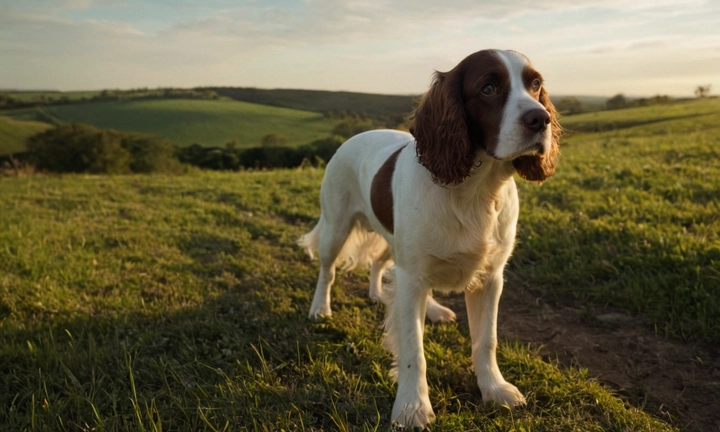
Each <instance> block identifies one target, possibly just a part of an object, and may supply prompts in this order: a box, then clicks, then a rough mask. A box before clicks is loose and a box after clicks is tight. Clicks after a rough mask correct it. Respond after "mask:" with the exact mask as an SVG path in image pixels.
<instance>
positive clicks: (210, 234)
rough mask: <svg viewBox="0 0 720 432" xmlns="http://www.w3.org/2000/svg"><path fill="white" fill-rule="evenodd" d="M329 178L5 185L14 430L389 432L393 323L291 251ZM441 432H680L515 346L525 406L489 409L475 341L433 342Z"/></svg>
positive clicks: (354, 280) (433, 333)
mask: <svg viewBox="0 0 720 432" xmlns="http://www.w3.org/2000/svg"><path fill="white" fill-rule="evenodd" d="M321 176H322V171H319V170H305V171H297V170H293V171H289V170H288V171H275V172H264V173H263V172H256V173H241V174H233V173H213V172H206V173H199V174H196V175H189V176H180V177H177V176H175V177H167V176H115V177H97V176H63V177H61V178H49V177H26V178H5V179H0V206H2V208H4V209H5V211H3V212H0V243H1V244H3V247H2V248H0V262H2V265H3V272H2V273H0V365H2V370H3V371H4V372H3V374H1V375H0V387H1V388H2V389H3V391H2V392H0V423H2V424H3V425H4V427H7V428H8V430H23V429H26V428H28V429H33V428H37V429H41V430H67V429H76V428H81V429H83V428H84V429H96V430H106V431H115V430H152V431H159V430H161V429H162V430H187V431H191V430H283V429H284V430H356V429H358V430H359V429H365V430H387V429H388V425H389V416H390V410H391V408H392V401H393V398H394V395H395V387H394V385H393V383H392V382H391V380H390V378H389V376H388V374H387V369H388V368H389V366H390V364H391V359H390V357H389V355H388V354H387V352H386V351H385V350H384V349H383V347H382V346H381V333H382V332H381V323H382V319H383V318H382V317H383V307H382V306H380V305H377V304H373V303H371V302H370V301H369V300H368V298H367V295H366V290H367V287H366V284H367V273H366V272H358V273H351V274H347V273H340V274H339V276H338V280H337V284H336V287H335V297H334V298H335V303H334V308H335V314H334V316H333V318H332V319H330V320H326V321H324V322H320V323H312V322H310V321H309V320H308V319H307V316H306V314H307V311H308V308H309V305H310V301H311V297H312V291H313V287H314V285H315V278H316V273H317V264H316V263H314V262H311V261H310V260H309V259H308V258H307V257H306V256H305V255H304V254H303V252H302V251H300V250H299V249H298V248H297V246H296V245H295V240H296V238H297V237H298V236H299V235H300V234H301V233H302V232H303V231H304V230H307V229H308V228H309V227H310V226H311V224H312V223H313V222H314V220H315V219H316V217H317V215H318V204H317V201H318V189H319V184H320V179H321ZM426 338H427V345H426V348H427V356H428V364H429V383H430V386H431V400H432V403H433V405H434V407H435V411H436V413H437V414H438V422H437V423H436V424H435V425H434V426H433V430H438V431H443V430H444V431H457V430H510V429H515V430H609V431H624V430H634V431H662V430H672V428H671V427H669V426H668V425H666V424H663V423H661V422H659V421H657V420H654V419H652V418H651V417H650V416H648V415H647V414H645V413H643V412H641V411H639V410H637V409H635V408H631V407H629V406H627V405H626V404H625V403H624V402H622V401H621V400H619V399H617V398H615V397H614V396H613V395H612V394H611V393H610V392H609V391H608V390H606V389H604V388H603V387H602V386H600V385H599V384H598V383H597V382H596V381H593V380H589V379H588V378H587V375H586V373H585V372H583V371H578V370H576V369H563V368H561V367H559V366H558V365H557V363H554V362H549V363H548V362H546V361H543V360H542V359H541V358H540V357H539V356H537V354H535V353H534V352H533V351H532V350H530V349H529V348H528V347H527V346H525V345H522V344H518V343H514V342H512V341H503V343H502V344H501V348H500V362H501V367H502V369H503V371H504V373H505V376H506V377H507V378H508V379H509V380H511V381H513V382H515V383H517V384H518V386H519V387H520V388H521V389H522V390H523V391H524V392H525V393H526V395H527V397H528V407H527V408H524V409H521V410H517V411H514V412H508V411H507V410H506V409H503V408H502V407H498V406H492V405H487V406H485V405H482V404H480V394H479V391H478V390H477V386H476V382H475V378H474V377H473V375H472V373H471V372H470V370H471V359H470V355H469V354H470V343H469V335H468V332H467V328H466V327H465V326H460V325H458V324H449V325H438V326H428V327H427V336H426Z"/></svg>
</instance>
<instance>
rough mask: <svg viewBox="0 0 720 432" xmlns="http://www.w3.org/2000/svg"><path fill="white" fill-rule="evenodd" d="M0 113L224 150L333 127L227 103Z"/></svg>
mask: <svg viewBox="0 0 720 432" xmlns="http://www.w3.org/2000/svg"><path fill="white" fill-rule="evenodd" d="M0 113H1V114H3V115H6V116H9V117H13V118H16V119H22V120H38V119H41V120H43V121H48V120H50V121H54V122H60V123H71V122H77V123H87V124H90V125H92V126H95V127H98V128H101V129H117V130H121V131H128V132H139V133H146V134H151V135H161V136H164V137H167V138H170V139H171V140H172V141H174V142H176V143H178V144H180V145H190V144H193V143H198V144H202V145H206V146H224V145H225V144H227V143H228V142H229V141H236V142H237V145H238V147H253V146H259V145H260V144H261V142H262V137H263V136H265V135H267V134H277V135H278V136H281V137H284V138H285V139H286V141H287V145H289V146H298V145H302V144H308V143H310V142H312V141H314V140H317V139H321V138H325V137H327V136H328V135H330V133H331V131H332V129H333V127H334V126H335V124H336V123H337V120H330V119H326V118H324V117H323V116H322V115H321V114H319V113H313V112H308V111H300V110H293V109H288V108H278V107H270V106H266V105H257V104H251V103H246V102H239V101H232V100H229V99H221V100H190V99H158V100H128V101H119V102H94V103H86V104H78V105H57V106H52V107H45V108H26V109H21V110H12V111H3V112H0ZM0 150H2V149H1V148H0Z"/></svg>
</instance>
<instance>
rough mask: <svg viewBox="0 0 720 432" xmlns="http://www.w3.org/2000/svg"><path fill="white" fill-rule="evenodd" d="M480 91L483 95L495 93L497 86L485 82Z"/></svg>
mask: <svg viewBox="0 0 720 432" xmlns="http://www.w3.org/2000/svg"><path fill="white" fill-rule="evenodd" d="M480 91H481V92H482V94H484V95H485V96H493V95H495V94H496V93H497V87H495V84H485V85H483V86H482V88H481V89H480Z"/></svg>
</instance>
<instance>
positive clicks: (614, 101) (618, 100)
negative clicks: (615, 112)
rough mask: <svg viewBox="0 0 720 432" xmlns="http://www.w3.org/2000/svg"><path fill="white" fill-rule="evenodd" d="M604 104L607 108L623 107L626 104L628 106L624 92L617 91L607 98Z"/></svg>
mask: <svg viewBox="0 0 720 432" xmlns="http://www.w3.org/2000/svg"><path fill="white" fill-rule="evenodd" d="M605 104H606V106H607V109H618V108H625V107H626V106H628V100H627V98H626V97H625V95H624V94H622V93H618V94H616V95H615V96H613V97H611V98H610V99H608V100H607V102H606V103H605Z"/></svg>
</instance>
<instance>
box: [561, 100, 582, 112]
mask: <svg viewBox="0 0 720 432" xmlns="http://www.w3.org/2000/svg"><path fill="white" fill-rule="evenodd" d="M555 108H556V109H557V110H558V111H559V112H560V113H562V114H578V113H580V112H582V103H580V101H579V100H578V99H577V98H574V97H564V98H562V99H560V102H558V103H557V105H555Z"/></svg>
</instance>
